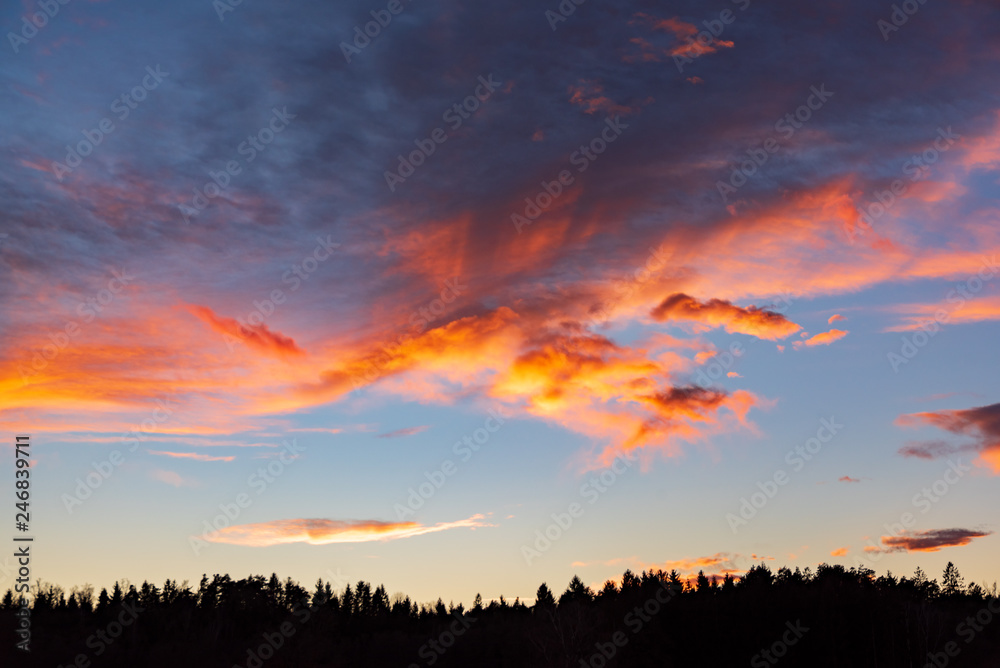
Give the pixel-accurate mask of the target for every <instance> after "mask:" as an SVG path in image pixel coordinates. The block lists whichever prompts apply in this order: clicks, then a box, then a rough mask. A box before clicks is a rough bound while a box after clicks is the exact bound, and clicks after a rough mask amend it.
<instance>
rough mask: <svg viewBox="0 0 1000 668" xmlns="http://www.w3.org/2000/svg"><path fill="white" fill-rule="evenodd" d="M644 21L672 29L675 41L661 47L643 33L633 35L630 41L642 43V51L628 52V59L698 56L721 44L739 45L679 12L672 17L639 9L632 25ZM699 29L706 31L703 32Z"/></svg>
mask: <svg viewBox="0 0 1000 668" xmlns="http://www.w3.org/2000/svg"><path fill="white" fill-rule="evenodd" d="M642 23H644V24H646V25H649V26H651V27H652V28H653V30H657V31H660V32H665V33H668V34H669V35H671V37H673V40H674V42H675V43H674V44H673V45H672V46H671V47H669V48H660V47H657V46H654V45H653V44H651V43H649V42H648V41H646V40H644V39H642V38H641V37H636V38H633V39H631V40H629V41H630V42H632V43H633V44H638V45H639V47H640V49H641V53H642V55H641V56H639V57H638V58H636V57H632V56H628V57H626V59H625V60H626V61H634V60H643V61H659V60H660V59H661V58H664V57H670V56H681V57H684V58H691V59H694V58H697V57H699V56H702V55H705V54H707V53H715V52H716V51H718V50H719V48H726V49H731V48H733V47H734V46H735V43H734V42H732V41H730V40H720V39H716V38H715V37H714V36H713V35H711V34H710V33H709V32H708V31H705V30H700V29H699V28H698V26H696V25H694V24H693V23H687V22H685V21H682V20H680V19H679V18H678V17H676V16H674V17H671V18H669V19H660V18H656V17H655V16H651V15H649V14H645V13H642V12H639V13H637V14H635V18H634V19H633V20H632V21H630V22H629V25H637V24H642ZM699 33H703V35H700V34H699ZM702 36H705V37H706V39H701V37H702Z"/></svg>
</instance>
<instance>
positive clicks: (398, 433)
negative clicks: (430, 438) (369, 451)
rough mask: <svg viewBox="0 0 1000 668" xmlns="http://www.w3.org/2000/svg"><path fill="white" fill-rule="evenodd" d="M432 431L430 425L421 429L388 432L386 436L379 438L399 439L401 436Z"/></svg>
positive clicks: (380, 435)
mask: <svg viewBox="0 0 1000 668" xmlns="http://www.w3.org/2000/svg"><path fill="white" fill-rule="evenodd" d="M428 429H430V425H421V426H419V427H404V428H403V429H396V430H395V431H388V432H386V433H384V434H379V435H378V437H379V438H399V437H400V436H413V435H414V434H419V433H420V432H422V431H427V430H428Z"/></svg>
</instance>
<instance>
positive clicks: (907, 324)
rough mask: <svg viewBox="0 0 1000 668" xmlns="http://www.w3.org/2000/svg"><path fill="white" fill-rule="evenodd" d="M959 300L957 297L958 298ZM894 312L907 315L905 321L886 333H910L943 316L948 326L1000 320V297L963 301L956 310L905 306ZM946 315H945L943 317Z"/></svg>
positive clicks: (947, 306) (946, 307)
mask: <svg viewBox="0 0 1000 668" xmlns="http://www.w3.org/2000/svg"><path fill="white" fill-rule="evenodd" d="M956 298H957V297H956ZM892 310H893V311H894V312H901V313H906V314H907V315H905V316H904V317H903V321H902V322H900V323H898V324H895V325H891V326H889V327H886V328H885V330H884V331H886V332H908V331H913V330H916V329H920V327H921V325H926V324H927V323H928V322H932V321H934V320H935V319H937V317H938V316H941V322H944V323H946V324H954V325H959V324H967V323H973V322H989V321H993V320H1000V296H983V297H976V298H972V299H969V300H966V299H962V303H960V304H959V306H958V307H957V308H956V307H954V306H953V305H952V304H950V303H949V304H947V305H945V304H904V305H900V306H895V307H893V308H892ZM942 314H944V315H942Z"/></svg>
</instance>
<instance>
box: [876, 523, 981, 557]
mask: <svg viewBox="0 0 1000 668" xmlns="http://www.w3.org/2000/svg"><path fill="white" fill-rule="evenodd" d="M992 533H993V532H992V531H985V532H984V531H971V530H969V529H931V530H929V531H913V532H910V531H904V532H903V533H902V534H901V535H899V536H882V545H884V546H885V547H883V548H881V550H879V549H878V548H874V549H869V548H871V547H872V546H869V547H867V548H865V551H866V552H870V551H881V552H937V551H938V550H940V549H941V548H945V547H959V546H962V545H968V544H969V543H971V542H972V541H973V539H975V538H982V537H984V536H989V535H991V534H992Z"/></svg>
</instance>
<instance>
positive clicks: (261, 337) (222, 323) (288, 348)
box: [188, 306, 305, 357]
mask: <svg viewBox="0 0 1000 668" xmlns="http://www.w3.org/2000/svg"><path fill="white" fill-rule="evenodd" d="M188 310H189V311H190V312H191V314H192V315H194V316H195V317H197V318H198V319H199V320H201V321H202V322H204V323H206V324H207V325H208V326H209V327H211V328H212V330H213V331H215V332H218V333H219V334H223V335H225V336H226V337H233V338H235V339H237V340H238V341H240V342H242V343H246V344H247V345H249V346H252V347H253V348H255V349H257V350H259V351H261V352H263V353H266V354H269V355H276V356H278V357H284V356H287V355H304V354H305V351H304V350H302V349H301V348H299V347H298V345H296V343H295V341H294V339H291V338H289V337H287V336H284V335H283V334H278V333H277V332H272V331H271V330H269V329H268V328H267V325H264V324H259V325H249V324H243V323H240V322H239V321H237V320H235V319H233V318H223V317H220V316H218V315H216V314H215V313H214V312H213V311H212V309H210V308H208V307H207V306H190V307H188ZM226 340H227V342H229V344H232V343H234V341H233V340H232V338H227V339H226Z"/></svg>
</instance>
